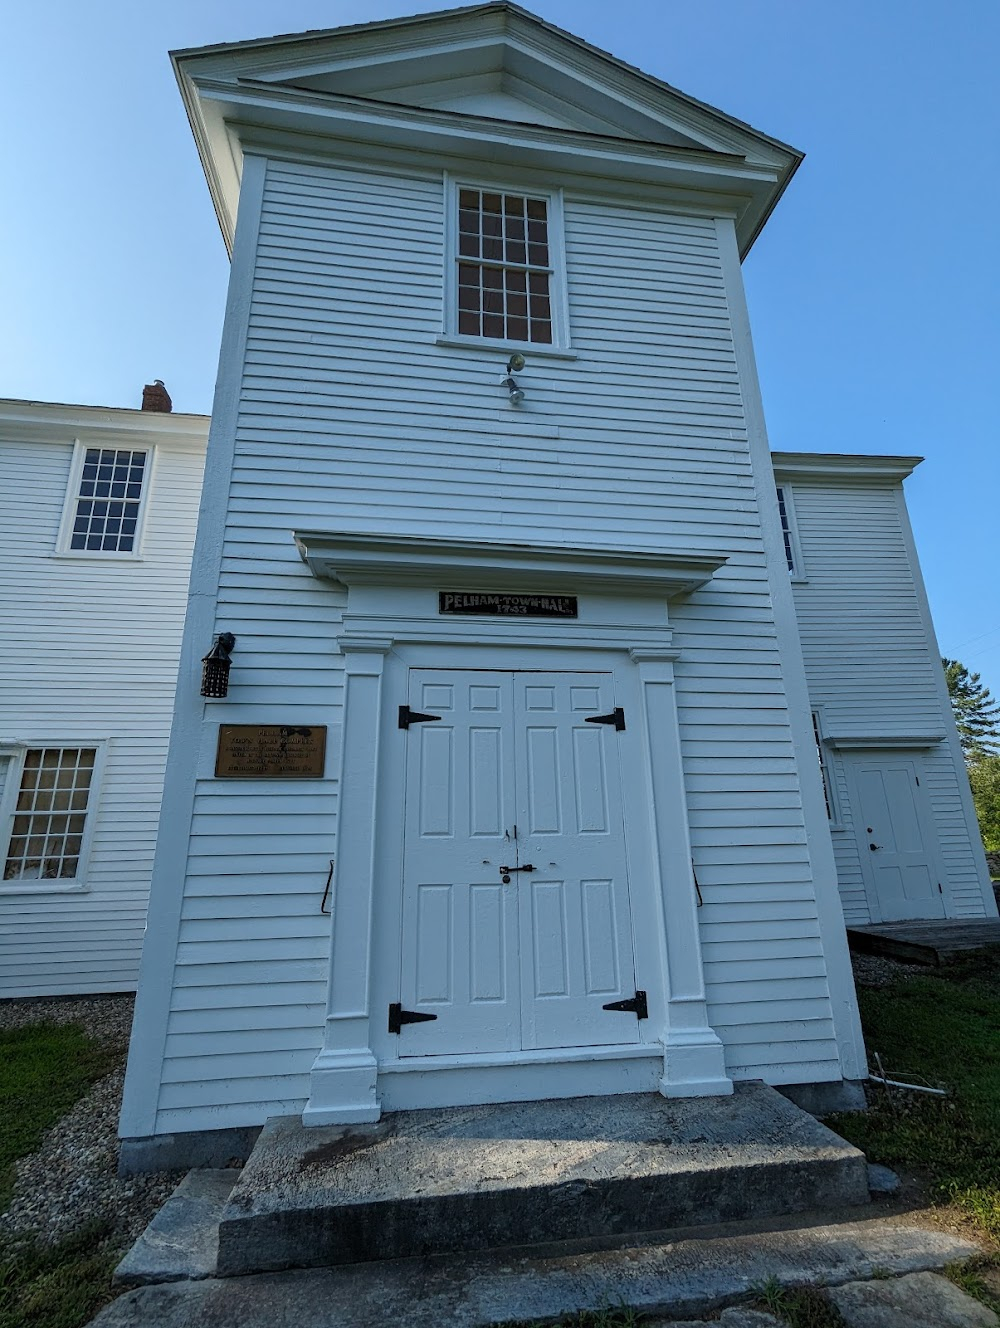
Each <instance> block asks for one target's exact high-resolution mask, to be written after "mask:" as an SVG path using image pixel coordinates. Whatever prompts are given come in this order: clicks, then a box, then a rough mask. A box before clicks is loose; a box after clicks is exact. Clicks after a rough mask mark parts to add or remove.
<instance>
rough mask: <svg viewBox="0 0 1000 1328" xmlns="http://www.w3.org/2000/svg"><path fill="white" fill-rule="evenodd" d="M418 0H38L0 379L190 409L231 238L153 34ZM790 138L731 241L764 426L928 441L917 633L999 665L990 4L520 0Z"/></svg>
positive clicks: (17, 57)
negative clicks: (158, 396) (775, 203)
mask: <svg viewBox="0 0 1000 1328" xmlns="http://www.w3.org/2000/svg"><path fill="white" fill-rule="evenodd" d="M440 7H441V5H440V3H437V2H433V0H432V3H423V4H422V3H420V2H419V0H355V2H354V3H332V2H331V0H327V2H326V3H321V2H320V0H283V2H282V3H281V4H276V3H265V2H264V0H239V3H237V2H236V0H171V3H170V4H169V5H146V4H137V3H135V0H95V2H94V3H91V4H81V3H79V0H35V3H33V4H32V5H30V6H29V5H18V6H13V5H9V6H7V7H6V9H5V12H4V20H3V37H4V41H3V53H2V55H0V117H2V119H0V124H2V130H0V182H2V183H0V200H2V202H0V363H2V373H0V395H2V396H9V397H27V398H32V399H36V400H53V401H72V402H87V403H92V404H99V405H118V406H134V405H138V404H139V399H140V390H141V387H142V384H143V383H144V382H148V381H150V380H151V379H152V378H154V377H159V378H163V379H164V380H165V382H166V383H167V386H168V388H169V390H170V392H171V394H172V396H173V399H174V405H175V408H176V409H178V410H190V411H204V412H207V411H209V410H210V409H211V403H212V389H213V385H214V381H215V370H216V360H217V356H218V346H219V336H220V330H221V323H222V311H223V305H224V300H225V287H226V280H227V275H228V264H227V260H226V255H225V250H224V248H223V244H222V240H221V237H220V235H219V232H218V229H217V226H216V222H215V217H214V214H213V211H212V207H211V204H210V202H209V198H208V192H207V189H206V187H205V184H204V181H203V178H202V175H201V170H200V167H199V164H198V159H197V155H196V152H195V149H194V144H193V141H192V139H191V136H190V132H189V130H188V127H187V123H186V120H185V117H184V113H183V110H182V108H181V102H180V98H179V96H178V93H177V89H176V85H175V83H174V80H173V75H172V72H171V70H170V66H169V63H168V60H167V55H166V53H167V51H168V50H169V49H171V48H175V47H183V46H198V45H203V44H206V43H208V42H217V41H235V40H239V39H242V38H248V37H259V36H265V35H269V34H272V33H275V32H292V31H298V30H302V29H306V28H317V27H331V26H336V25H337V24H340V23H353V22H363V21H365V20H368V19H377V18H386V17H391V16H396V15H400V14H407V13H414V12H423V11H426V10H431V9H435V8H440ZM528 7H529V8H533V9H534V10H535V12H537V13H538V14H540V15H541V16H542V17H543V18H547V19H549V20H550V21H552V22H554V23H557V24H559V25H560V26H562V27H566V28H569V29H571V30H572V31H574V32H576V33H578V34H579V35H580V36H582V37H584V38H586V39H587V40H588V41H591V42H593V43H595V44H596V45H598V46H602V47H604V48H605V49H607V50H610V51H612V52H613V53H614V54H616V55H618V56H620V57H622V58H623V59H625V60H628V61H630V62H632V63H634V64H637V65H639V66H640V67H641V68H643V69H646V70H648V71H649V72H650V73H652V74H656V75H658V76H659V77H661V78H664V79H666V80H667V81H668V82H670V83H673V84H675V85H676V86H677V87H680V88H682V89H683V90H684V91H685V92H689V93H691V94H692V95H693V96H696V97H699V98H701V99H702V100H704V101H707V102H710V103H712V104H713V105H715V106H718V107H720V108H721V109H722V110H724V111H727V112H729V113H730V114H733V115H736V116H738V117H739V118H740V119H743V120H747V121H749V122H750V123H751V124H753V125H755V126H757V127H758V128H760V129H762V130H764V131H766V132H768V133H770V134H773V135H775V136H776V137H778V138H783V139H785V140H786V141H787V142H790V143H793V144H794V145H795V146H796V147H798V148H801V149H803V150H804V151H805V152H806V154H807V157H806V162H805V164H804V166H803V167H802V168H801V170H800V171H799V173H798V175H797V176H796V178H795V180H794V181H793V183H792V186H791V188H790V189H789V190H788V192H787V193H786V195H785V197H784V199H783V200H782V202H781V204H780V205H779V207H778V209H777V211H776V213H775V215H774V216H773V217H772V219H771V221H770V222H769V224H768V226H767V228H766V230H765V231H764V234H763V235H762V237H761V238H760V239H759V240H758V242H757V244H756V246H755V248H754V250H753V252H752V253H751V255H750V257H749V258H748V260H747V262H746V265H745V269H744V271H745V276H746V282H747V288H748V293H749V298H750V309H751V316H752V319H753V327H754V337H755V344H756V349H757V358H758V363H759V367H760V373H761V380H762V387H763V392H764V404H765V407H766V410H767V418H768V426H769V430H770V436H771V445H772V447H774V448H776V449H801V450H807V451H831V452H837V451H840V452H844V451H869V452H897V453H906V454H918V455H922V456H925V457H926V458H927V460H926V462H925V464H924V465H923V466H921V467H920V468H919V470H918V471H917V473H916V474H915V475H914V477H913V478H912V479H911V480H910V481H908V483H907V497H908V501H909V506H910V512H911V515H912V518H913V523H914V528H915V531H916V536H917V542H918V545H919V548H920V551H921V556H922V560H923V566H924V572H925V576H926V580H927V586H928V591H929V594H930V599H931V605H932V608H933V610H934V615H935V621H936V623H937V628H938V634H939V637H940V644H941V648H942V650H943V651H944V652H945V653H946V654H949V655H957V656H958V657H959V658H961V659H962V660H963V661H964V662H966V663H967V664H968V665H969V666H970V667H972V668H974V669H977V670H981V672H982V674H983V677H984V680H985V681H986V682H987V683H988V684H989V685H990V686H991V687H992V688H993V690H994V692H996V693H1000V594H998V592H997V565H998V560H1000V539H998V534H997V525H998V523H997V500H998V489H1000V485H998V479H1000V461H998V447H997V442H998V440H997V423H996V421H997V416H998V411H997V398H998V397H1000V362H998V361H1000V354H998V352H1000V333H998V312H997V311H998V309H1000V252H998V250H1000V170H998V166H1000V162H998V154H997V144H998V142H1000V91H998V89H1000V80H998V79H997V74H996V52H997V51H998V50H1000V4H997V3H996V2H995V0H950V3H948V4H944V3H942V0H618V2H617V3H615V4H611V5H609V4H608V3H607V2H606V0H531V3H529V5H528Z"/></svg>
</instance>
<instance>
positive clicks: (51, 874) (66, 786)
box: [3, 747, 97, 883]
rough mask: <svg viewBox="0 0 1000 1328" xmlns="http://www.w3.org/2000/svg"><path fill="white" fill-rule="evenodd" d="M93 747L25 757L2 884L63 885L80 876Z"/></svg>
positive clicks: (34, 751)
mask: <svg viewBox="0 0 1000 1328" xmlns="http://www.w3.org/2000/svg"><path fill="white" fill-rule="evenodd" d="M96 760H97V749H96V748H95V747H35V748H29V749H28V750H27V751H26V752H25V754H24V767H23V770H22V772H21V781H20V787H19V789H18V792H17V802H16V803H15V805H14V816H13V822H12V824H11V832H10V840H9V842H8V845H7V859H6V864H5V866H4V873H3V879H4V881H5V882H7V881H63V882H64V883H65V882H66V881H67V880H75V879H76V878H77V877H78V876H79V875H80V860H81V857H82V855H83V840H84V831H85V828H86V822H87V808H88V805H89V803H90V793H91V787H92V785H93V783H94V767H95V764H96Z"/></svg>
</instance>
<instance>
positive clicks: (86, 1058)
mask: <svg viewBox="0 0 1000 1328" xmlns="http://www.w3.org/2000/svg"><path fill="white" fill-rule="evenodd" d="M114 1064H115V1056H114V1054H113V1052H111V1051H109V1050H108V1049H107V1048H105V1047H103V1046H101V1044H100V1043H99V1042H95V1041H94V1039H93V1038H90V1037H88V1036H87V1034H86V1033H85V1032H84V1031H83V1029H82V1028H78V1027H77V1026H76V1025H75V1024H29V1025H28V1027H26V1028H14V1029H10V1030H8V1031H6V1032H0V1212H2V1211H3V1210H4V1209H5V1208H6V1207H7V1205H8V1204H9V1203H10V1197H11V1188H12V1185H13V1181H14V1162H15V1161H16V1160H17V1159H18V1158H19V1157H24V1156H25V1154H27V1153H33V1152H34V1151H35V1149H36V1148H37V1147H38V1145H39V1144H40V1143H41V1141H42V1135H43V1134H44V1133H45V1131H46V1130H48V1129H50V1128H51V1126H53V1125H55V1123H56V1122H57V1121H58V1120H59V1119H60V1117H62V1116H64V1115H65V1114H66V1112H67V1111H69V1109H70V1107H71V1106H72V1105H73V1103H74V1102H76V1101H78V1100H79V1099H80V1098H81V1097H82V1096H83V1095H84V1093H85V1092H86V1091H87V1089H88V1088H89V1087H90V1085H91V1084H92V1083H94V1081H95V1080H97V1079H100V1078H101V1076H102V1075H105V1074H107V1073H108V1071H109V1070H111V1069H112V1068H113V1066H114Z"/></svg>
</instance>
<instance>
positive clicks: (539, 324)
mask: <svg viewBox="0 0 1000 1328" xmlns="http://www.w3.org/2000/svg"><path fill="white" fill-rule="evenodd" d="M455 193H456V198H455V204H456V205H457V212H458V219H457V242H456V244H455V252H454V261H455V266H456V269H457V278H456V280H455V282H454V286H453V291H454V295H453V305H452V308H453V315H452V316H453V320H454V321H453V323H452V327H453V329H454V331H456V332H458V334H459V335H460V336H469V337H483V338H489V339H491V340H495V341H516V342H522V343H527V344H534V345H538V346H551V345H553V344H556V343H558V342H559V340H560V337H559V331H558V317H557V310H556V309H555V307H554V295H555V290H554V287H555V283H556V262H555V252H554V250H555V244H556V241H557V236H556V234H555V231H556V227H555V225H554V221H555V219H554V218H553V215H552V212H553V202H554V200H553V199H552V198H548V197H537V196H533V195H530V194H514V193H507V192H506V191H498V190H490V189H482V188H473V187H469V186H466V185H462V186H460V187H459V188H458V189H457V190H456V191H455Z"/></svg>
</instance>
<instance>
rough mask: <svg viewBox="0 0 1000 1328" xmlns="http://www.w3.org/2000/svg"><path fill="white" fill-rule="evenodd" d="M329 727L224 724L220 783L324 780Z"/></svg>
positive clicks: (217, 768) (218, 766)
mask: <svg viewBox="0 0 1000 1328" xmlns="http://www.w3.org/2000/svg"><path fill="white" fill-rule="evenodd" d="M325 765H326V725H325V724H288V725H284V724H220V725H219V751H218V755H217V756H216V758H215V777H216V778H217V779H322V778H323V770H324V768H325Z"/></svg>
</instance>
